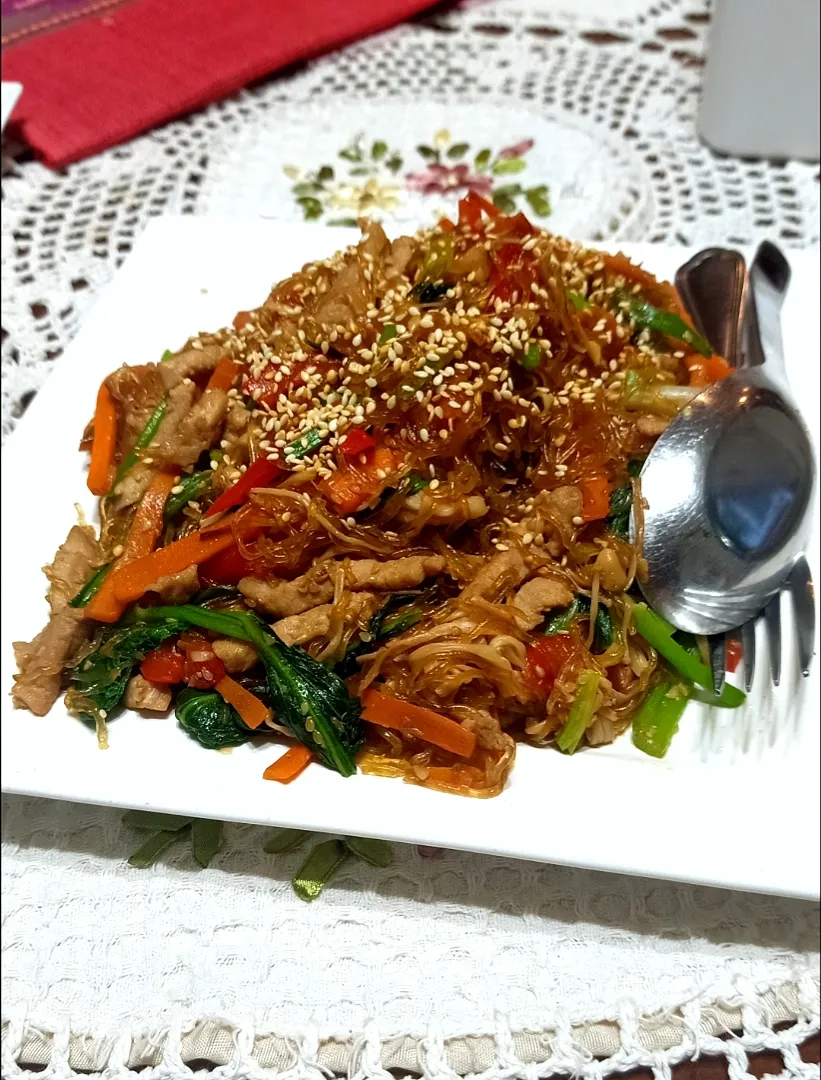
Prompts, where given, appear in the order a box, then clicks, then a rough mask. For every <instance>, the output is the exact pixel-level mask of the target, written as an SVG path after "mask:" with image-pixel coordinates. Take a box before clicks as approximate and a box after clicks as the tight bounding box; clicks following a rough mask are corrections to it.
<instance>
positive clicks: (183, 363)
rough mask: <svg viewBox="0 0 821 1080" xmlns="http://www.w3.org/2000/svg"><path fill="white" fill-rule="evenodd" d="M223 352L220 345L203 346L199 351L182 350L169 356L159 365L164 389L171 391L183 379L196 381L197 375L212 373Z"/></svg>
mask: <svg viewBox="0 0 821 1080" xmlns="http://www.w3.org/2000/svg"><path fill="white" fill-rule="evenodd" d="M224 352H225V349H223V348H222V347H221V346H220V345H204V346H203V347H202V348H201V349H183V351H182V352H178V353H176V354H175V355H174V356H169V357H168V359H167V360H163V362H162V363H161V364H160V365H159V372H160V375H161V376H162V380H163V383H164V384H165V387H166V389H167V390H173V388H174V387H175V386H178V385H179V384H180V383H181V382H182V381H183V379H196V378H197V376H198V375H205V374H206V373H207V372H210V371H213V370H214V368H215V367H216V366H217V364H218V363H219V362H220V358H221V357H222V355H223V353H224Z"/></svg>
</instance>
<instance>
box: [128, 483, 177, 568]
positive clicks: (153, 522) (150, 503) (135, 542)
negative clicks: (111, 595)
mask: <svg viewBox="0 0 821 1080" xmlns="http://www.w3.org/2000/svg"><path fill="white" fill-rule="evenodd" d="M176 480H177V476H176V473H173V472H158V473H157V474H156V475H155V477H154V479H153V480H152V481H151V486H150V487H149V489H148V491H146V493H145V495H143V497H142V499H141V501H140V505H139V506H138V507H137V513H136V514H135V515H134V520H133V521H132V522H131V528H130V529H129V530H128V538H127V539H126V542H125V547H124V549H123V554H122V560H121V564H125V563H127V562H133V561H134V560H135V559H138V558H139V557H140V556H141V555H147V554H148V553H149V551H153V550H154V548H155V547H156V545H157V541H158V540H159V538H160V536H161V535H162V531H163V524H164V523H163V510H164V509H165V502H166V499H167V498H168V496H169V495H170V494H171V488H172V487H174V484H175V483H176Z"/></svg>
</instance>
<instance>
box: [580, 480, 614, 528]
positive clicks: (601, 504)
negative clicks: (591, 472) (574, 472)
mask: <svg viewBox="0 0 821 1080" xmlns="http://www.w3.org/2000/svg"><path fill="white" fill-rule="evenodd" d="M579 487H580V488H581V492H582V500H583V503H582V517H583V518H584V520H585V521H601V519H602V518H606V517H607V515H608V513H609V512H610V485H609V484H608V482H607V477H606V476H588V477H586V478H585V479H584V480H582V482H581V483H580V484H579Z"/></svg>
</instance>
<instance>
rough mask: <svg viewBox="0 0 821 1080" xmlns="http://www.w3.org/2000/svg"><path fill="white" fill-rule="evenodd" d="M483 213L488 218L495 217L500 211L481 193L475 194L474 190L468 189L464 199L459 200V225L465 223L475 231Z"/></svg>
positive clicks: (479, 224) (480, 222)
mask: <svg viewBox="0 0 821 1080" xmlns="http://www.w3.org/2000/svg"><path fill="white" fill-rule="evenodd" d="M483 214H487V216H488V217H489V218H491V219H495V218H498V217H499V216H500V211H499V210H498V209H497V208H496V207H495V206H494V205H493V203H492V202H488V201H487V199H483V198H482V197H481V195H477V194H476V192H475V191H469V192H468V193H467V195H466V196H465V197H464V199H460V200H459V224H460V225H467V226H469V227H470V228H471V229H473V230H474V231H475V230H476V229H478V228H479V227H480V226H481V224H482V215H483Z"/></svg>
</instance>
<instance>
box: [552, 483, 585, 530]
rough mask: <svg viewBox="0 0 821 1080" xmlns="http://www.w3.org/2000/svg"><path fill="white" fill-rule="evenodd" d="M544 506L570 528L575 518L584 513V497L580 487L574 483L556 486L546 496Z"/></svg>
mask: <svg viewBox="0 0 821 1080" xmlns="http://www.w3.org/2000/svg"><path fill="white" fill-rule="evenodd" d="M543 507H544V510H545V512H546V513H548V514H550V515H551V517H554V518H557V519H558V520H559V521H561V522H562V524H564V525H565V526H566V527H567V528H568V529H569V528H570V527H571V525H572V524H573V518H574V517H581V515H582V512H583V510H584V498H583V497H582V493H581V491H580V489H579V488H577V487H573V486H572V485H568V486H567V487H559V488H554V489H553V491H549V492H548V493H547V495H546V496H545V498H544V502H543Z"/></svg>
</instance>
